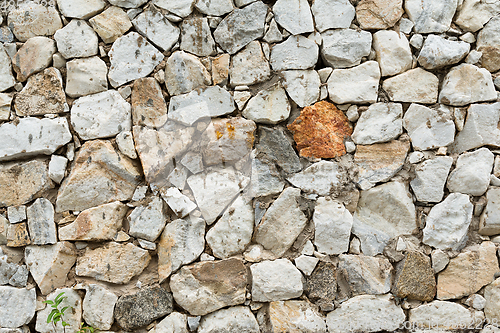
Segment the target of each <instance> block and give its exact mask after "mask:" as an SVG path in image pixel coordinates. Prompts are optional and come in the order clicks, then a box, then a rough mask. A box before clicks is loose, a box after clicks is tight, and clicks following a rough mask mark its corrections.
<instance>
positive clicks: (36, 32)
mask: <svg viewBox="0 0 500 333" xmlns="http://www.w3.org/2000/svg"><path fill="white" fill-rule="evenodd" d="M7 22H8V23H7V24H8V26H9V28H10V29H11V30H12V32H13V33H14V35H15V36H16V39H17V40H18V41H20V42H25V41H27V40H28V39H30V38H31V37H35V36H52V35H53V34H54V33H55V32H56V31H57V30H58V29H61V28H62V22H61V18H60V17H59V13H58V12H57V9H56V8H55V7H53V6H43V5H42V4H38V3H35V2H23V3H19V5H18V6H17V7H16V8H13V9H12V10H10V11H9V15H8V17H7Z"/></svg>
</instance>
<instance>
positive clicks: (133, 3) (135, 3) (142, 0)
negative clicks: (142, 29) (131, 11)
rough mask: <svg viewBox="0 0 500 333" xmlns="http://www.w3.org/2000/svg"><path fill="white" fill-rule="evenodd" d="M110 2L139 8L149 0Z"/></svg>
mask: <svg viewBox="0 0 500 333" xmlns="http://www.w3.org/2000/svg"><path fill="white" fill-rule="evenodd" d="M108 2H109V3H110V4H112V5H114V6H119V7H123V8H137V7H139V6H142V5H143V4H144V3H145V2H147V0H109V1H108Z"/></svg>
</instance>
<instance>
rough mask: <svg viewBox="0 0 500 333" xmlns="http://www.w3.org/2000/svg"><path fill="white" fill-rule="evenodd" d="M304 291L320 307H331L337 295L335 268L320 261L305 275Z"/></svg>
mask: <svg viewBox="0 0 500 333" xmlns="http://www.w3.org/2000/svg"><path fill="white" fill-rule="evenodd" d="M304 291H305V294H306V295H307V297H308V298H309V300H310V301H312V302H314V303H315V304H316V305H319V306H320V307H321V308H322V309H329V310H331V309H333V302H334V300H335V298H336V297H337V268H336V267H335V265H333V264H331V263H328V262H323V261H320V262H319V263H318V265H317V266H316V268H315V269H314V271H313V272H312V273H311V275H310V276H308V277H306V282H305V284H304Z"/></svg>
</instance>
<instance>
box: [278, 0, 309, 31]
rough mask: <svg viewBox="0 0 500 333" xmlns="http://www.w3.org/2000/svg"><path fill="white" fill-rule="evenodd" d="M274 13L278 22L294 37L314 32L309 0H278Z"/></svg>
mask: <svg viewBox="0 0 500 333" xmlns="http://www.w3.org/2000/svg"><path fill="white" fill-rule="evenodd" d="M273 13H274V18H275V20H276V22H277V23H278V24H279V25H280V26H282V27H283V28H284V29H286V30H287V31H289V32H290V33H291V34H292V35H300V34H303V33H306V32H313V31H314V23H313V17H312V14H311V8H310V7H309V3H308V2H307V0H291V1H290V0H278V1H276V3H275V4H274V6H273Z"/></svg>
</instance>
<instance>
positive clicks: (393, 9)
mask: <svg viewBox="0 0 500 333" xmlns="http://www.w3.org/2000/svg"><path fill="white" fill-rule="evenodd" d="M403 13H404V10H403V0H396V1H393V0H374V1H372V0H361V1H360V2H359V3H358V5H357V6H356V19H357V20H358V23H359V26H360V27H361V29H364V30H370V29H387V28H390V27H392V26H394V25H395V24H396V23H397V22H398V21H399V19H400V18H401V16H402V15H403ZM349 23H350V22H349Z"/></svg>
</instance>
